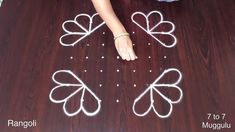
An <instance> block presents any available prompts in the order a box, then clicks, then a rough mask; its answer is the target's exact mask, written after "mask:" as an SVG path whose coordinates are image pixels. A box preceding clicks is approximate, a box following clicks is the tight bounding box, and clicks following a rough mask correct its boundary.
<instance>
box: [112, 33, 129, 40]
mask: <svg viewBox="0 0 235 132" xmlns="http://www.w3.org/2000/svg"><path fill="white" fill-rule="evenodd" d="M129 35H130V34H129V33H120V34H118V35H116V36H114V38H113V39H114V41H115V40H116V39H117V38H120V37H123V36H129Z"/></svg>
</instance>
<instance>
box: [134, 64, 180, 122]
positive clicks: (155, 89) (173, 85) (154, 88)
mask: <svg viewBox="0 0 235 132" xmlns="http://www.w3.org/2000/svg"><path fill="white" fill-rule="evenodd" d="M169 72H176V73H177V74H178V75H179V76H178V79H177V80H176V81H175V82H174V83H171V84H159V83H158V81H159V80H160V79H161V78H162V77H164V76H165V75H166V74H168V73H169ZM181 79H182V74H181V72H180V71H179V70H178V69H175V68H169V69H167V70H165V71H163V73H162V74H161V75H160V76H159V77H158V78H157V79H156V80H155V81H154V82H153V83H152V84H151V85H150V86H149V87H148V88H147V89H146V90H145V91H144V92H143V93H141V94H140V95H139V96H138V97H137V98H136V99H135V100H134V103H133V106H132V110H133V112H134V114H135V115H137V116H146V115H147V114H148V113H149V112H150V111H151V109H153V111H154V113H155V114H156V115H157V116H158V117H160V118H167V117H169V116H170V115H171V113H172V111H173V104H176V103H179V102H180V101H181V100H182V98H183V91H182V90H181V88H180V87H178V86H177V85H178V84H179V82H180V81H181ZM158 87H168V88H175V89H177V90H178V91H179V97H178V99H177V100H171V99H170V98H169V97H167V96H165V95H164V94H162V93H161V91H159V90H158ZM148 92H150V95H149V96H150V106H149V107H148V109H147V111H145V112H143V113H138V112H137V111H136V108H135V107H136V103H137V102H138V101H140V100H141V99H142V98H143V97H144V96H146V94H147V93H148ZM153 92H157V93H158V94H159V95H160V96H161V97H162V98H163V99H164V100H165V101H166V102H167V103H169V105H170V109H169V111H168V113H167V114H164V115H162V114H159V112H158V111H157V110H156V108H155V106H154V98H153Z"/></svg>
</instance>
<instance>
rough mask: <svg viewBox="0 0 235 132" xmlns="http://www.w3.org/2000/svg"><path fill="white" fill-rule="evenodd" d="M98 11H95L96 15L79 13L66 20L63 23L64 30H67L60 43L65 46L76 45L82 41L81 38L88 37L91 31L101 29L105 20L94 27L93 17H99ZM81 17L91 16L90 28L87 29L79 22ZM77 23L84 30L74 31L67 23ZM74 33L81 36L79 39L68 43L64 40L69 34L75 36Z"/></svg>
mask: <svg viewBox="0 0 235 132" xmlns="http://www.w3.org/2000/svg"><path fill="white" fill-rule="evenodd" d="M98 16H99V15H98V13H95V14H94V15H92V16H90V15H88V14H79V15H77V16H76V17H75V18H74V20H67V21H65V22H64V23H63V24H62V28H63V30H64V31H65V34H64V35H62V36H61V37H60V44H61V45H63V46H74V45H76V44H77V43H78V42H80V41H81V40H83V39H84V38H86V37H87V36H89V35H90V34H91V33H93V32H95V31H96V30H97V29H99V28H100V27H101V26H103V25H104V24H105V22H104V21H102V23H100V24H99V25H97V26H95V27H93V19H94V17H98ZM81 17H87V18H89V28H88V29H86V28H85V27H84V26H82V25H81V24H80V23H79V22H78V19H79V18H81ZM68 23H70V24H75V25H76V26H78V27H79V28H81V29H82V30H83V31H78V32H74V31H69V30H68V29H67V28H66V27H65V25H66V24H68ZM74 35H77V36H81V37H80V38H79V39H77V40H76V41H75V42H73V43H66V42H64V41H63V39H64V38H65V37H67V36H74Z"/></svg>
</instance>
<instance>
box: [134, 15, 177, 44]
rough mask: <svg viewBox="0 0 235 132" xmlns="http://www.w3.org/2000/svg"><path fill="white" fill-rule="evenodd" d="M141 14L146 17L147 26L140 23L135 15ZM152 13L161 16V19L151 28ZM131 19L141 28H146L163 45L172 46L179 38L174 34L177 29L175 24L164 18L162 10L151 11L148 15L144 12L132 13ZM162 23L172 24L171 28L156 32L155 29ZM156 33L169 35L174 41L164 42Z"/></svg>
mask: <svg viewBox="0 0 235 132" xmlns="http://www.w3.org/2000/svg"><path fill="white" fill-rule="evenodd" d="M137 15H140V16H143V17H144V18H145V21H146V27H143V26H141V25H140V23H139V22H138V21H137V20H135V16H137ZM152 15H156V16H160V20H159V21H158V22H157V23H156V24H155V25H154V26H153V27H151V28H150V25H149V23H150V21H149V17H150V16H152ZM131 20H132V22H133V23H135V24H136V25H137V26H138V27H139V28H141V29H142V30H144V31H145V32H146V33H147V34H149V35H150V36H151V37H153V38H154V39H155V40H156V41H158V42H159V43H160V44H161V45H162V46H164V47H166V48H172V47H174V46H175V45H176V43H177V39H176V37H175V36H174V35H173V34H172V33H173V32H174V31H175V25H174V24H173V23H172V22H170V21H164V20H163V16H162V14H161V12H159V11H151V12H149V13H148V14H147V15H145V14H144V13H142V12H135V13H133V14H132V16H131ZM161 24H168V25H170V26H171V30H170V31H162V32H154V30H155V29H157V28H158V27H159V26H160V25H161ZM155 35H168V36H170V37H172V38H173V42H172V43H169V44H166V43H165V42H163V41H162V40H160V39H159V38H157V37H156V36H155Z"/></svg>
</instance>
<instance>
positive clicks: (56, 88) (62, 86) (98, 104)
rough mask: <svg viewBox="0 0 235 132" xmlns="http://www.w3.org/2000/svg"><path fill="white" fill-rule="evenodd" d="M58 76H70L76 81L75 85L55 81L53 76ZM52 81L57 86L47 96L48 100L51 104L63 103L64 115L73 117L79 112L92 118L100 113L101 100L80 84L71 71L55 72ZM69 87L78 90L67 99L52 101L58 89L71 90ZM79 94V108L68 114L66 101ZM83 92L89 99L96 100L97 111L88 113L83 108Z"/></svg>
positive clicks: (79, 80)
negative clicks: (88, 95)
mask: <svg viewBox="0 0 235 132" xmlns="http://www.w3.org/2000/svg"><path fill="white" fill-rule="evenodd" d="M58 74H63V75H65V74H68V75H70V76H72V77H73V78H74V79H76V80H77V81H78V82H77V83H75V84H72V83H63V82H59V81H57V80H56V79H55V76H56V75H58ZM52 80H53V81H54V82H55V83H56V84H57V86H56V87H54V88H53V89H52V90H51V92H50V94H49V98H50V100H51V101H52V102H53V103H63V110H64V113H65V114H66V115H67V116H75V115H77V114H78V113H79V112H81V111H82V112H83V113H84V114H86V115H87V116H94V115H96V114H97V113H98V112H99V111H100V108H101V100H100V99H99V98H98V97H97V96H96V95H95V94H94V93H93V92H92V91H91V90H90V89H89V88H88V87H87V86H86V85H85V84H84V83H83V82H82V80H81V79H79V78H78V77H77V76H76V75H75V74H74V73H73V72H72V71H70V70H59V71H56V72H55V73H54V74H53V76H52ZM71 87H77V88H78V89H77V90H75V91H74V92H73V93H71V94H70V95H69V96H68V97H66V98H64V99H61V100H59V99H54V98H53V93H54V92H55V91H56V90H58V89H62V88H71ZM79 92H82V94H81V98H80V108H79V109H77V111H75V112H68V110H67V108H66V105H67V103H68V101H69V100H70V99H71V98H72V97H73V96H74V95H76V94H78V93H79ZM85 92H86V94H90V96H91V97H93V99H94V100H96V101H97V102H96V103H97V109H96V110H94V111H93V112H89V111H87V110H86V109H85V108H84V105H83V103H84V96H85Z"/></svg>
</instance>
